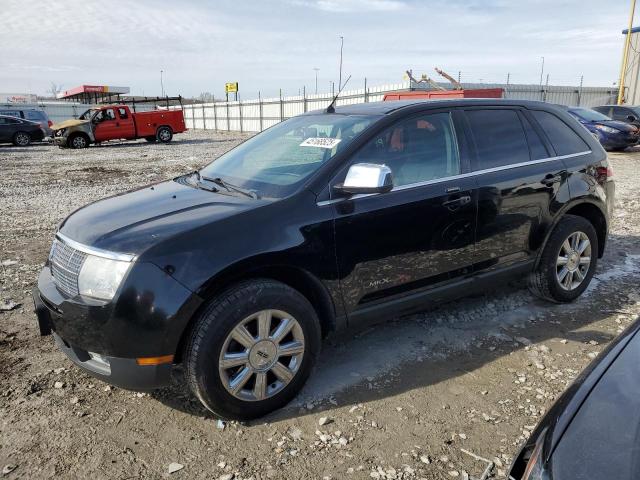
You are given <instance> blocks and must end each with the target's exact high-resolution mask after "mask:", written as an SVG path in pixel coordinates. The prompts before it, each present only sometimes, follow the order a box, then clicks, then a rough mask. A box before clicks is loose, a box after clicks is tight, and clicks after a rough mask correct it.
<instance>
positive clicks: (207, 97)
mask: <svg viewBox="0 0 640 480" xmlns="http://www.w3.org/2000/svg"><path fill="white" fill-rule="evenodd" d="M198 100H200V101H201V102H205V103H210V102H213V93H211V92H202V93H201V94H200V96H199V97H198Z"/></svg>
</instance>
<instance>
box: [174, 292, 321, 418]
mask: <svg viewBox="0 0 640 480" xmlns="http://www.w3.org/2000/svg"><path fill="white" fill-rule="evenodd" d="M320 338H321V333H320V322H319V320H318V317H317V315H316V312H315V311H314V309H313V307H312V306H311V304H310V303H309V301H308V300H307V299H306V298H305V297H304V296H303V295H301V294H300V293H299V292H297V291H296V290H294V289H292V288H291V287H289V286H287V285H284V284H282V283H280V282H276V281H273V280H254V281H250V282H246V283H241V284H238V285H236V286H235V287H232V288H230V289H229V290H227V291H226V292H224V293H223V294H221V295H220V296H218V297H217V298H215V299H214V300H213V301H211V302H210V303H209V305H208V306H207V307H206V308H205V310H204V311H203V312H202V314H201V315H200V318H199V319H198V320H197V323H196V325H195V326H194V329H193V331H192V333H191V338H190V341H189V343H188V345H187V351H186V357H185V358H186V372H187V379H188V382H189V385H190V387H191V389H192V391H193V392H194V394H195V395H196V396H197V397H198V399H199V400H200V401H201V402H202V404H203V405H204V406H205V407H206V408H207V409H209V410H210V411H212V412H213V413H215V414H217V415H220V416H222V417H225V418H233V419H239V420H248V419H251V418H256V417H260V416H262V415H265V414H267V413H269V412H271V411H273V410H275V409H277V408H280V407H282V406H284V405H286V404H287V403H288V402H289V401H290V400H291V399H292V398H293V397H294V396H295V395H296V393H297V392H298V391H299V390H300V388H302V386H303V385H304V383H305V381H306V379H307V378H308V376H309V374H310V372H311V369H312V367H313V365H314V363H315V360H316V357H317V355H318V353H319V350H320Z"/></svg>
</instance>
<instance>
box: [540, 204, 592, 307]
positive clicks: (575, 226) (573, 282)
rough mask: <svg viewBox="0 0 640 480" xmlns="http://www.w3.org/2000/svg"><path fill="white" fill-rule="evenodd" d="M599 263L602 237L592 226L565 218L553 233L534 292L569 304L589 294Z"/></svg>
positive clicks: (544, 251) (586, 222)
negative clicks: (600, 238)
mask: <svg viewBox="0 0 640 480" xmlns="http://www.w3.org/2000/svg"><path fill="white" fill-rule="evenodd" d="M597 263H598V236H597V234H596V231H595V228H593V225H592V224H591V222H589V221H588V220H587V219H585V218H583V217H578V216H575V215H565V216H564V217H563V218H562V219H561V220H560V222H559V223H558V225H556V227H555V229H554V230H553V232H552V233H551V236H550V237H549V240H548V241H547V244H546V246H545V247H544V250H543V252H542V256H541V257H540V261H539V263H538V266H537V267H536V270H535V271H534V272H532V273H531V275H530V276H529V289H530V290H531V292H532V293H533V294H534V295H536V296H538V297H540V298H543V299H545V300H549V301H551V302H555V303H568V302H572V301H574V300H575V299H576V298H578V297H579V296H580V295H581V294H582V292H584V291H585V290H586V288H587V287H588V286H589V283H590V282H591V278H592V277H593V274H594V272H595V270H596V266H597Z"/></svg>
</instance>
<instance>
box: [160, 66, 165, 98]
mask: <svg viewBox="0 0 640 480" xmlns="http://www.w3.org/2000/svg"><path fill="white" fill-rule="evenodd" d="M162 73H163V71H162V70H160V90H161V91H162V96H163V97H164V83H163V81H162Z"/></svg>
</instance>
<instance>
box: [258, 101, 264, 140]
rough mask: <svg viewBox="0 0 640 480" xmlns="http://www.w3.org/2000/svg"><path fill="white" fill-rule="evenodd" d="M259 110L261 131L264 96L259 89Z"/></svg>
mask: <svg viewBox="0 0 640 480" xmlns="http://www.w3.org/2000/svg"><path fill="white" fill-rule="evenodd" d="M258 110H259V111H260V131H262V129H263V123H262V122H263V120H262V97H261V96H260V91H258Z"/></svg>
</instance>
